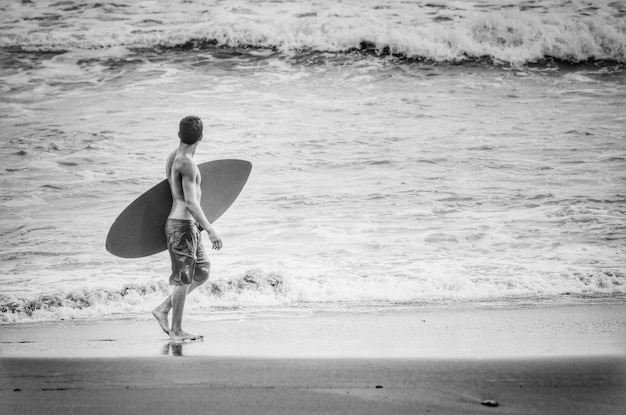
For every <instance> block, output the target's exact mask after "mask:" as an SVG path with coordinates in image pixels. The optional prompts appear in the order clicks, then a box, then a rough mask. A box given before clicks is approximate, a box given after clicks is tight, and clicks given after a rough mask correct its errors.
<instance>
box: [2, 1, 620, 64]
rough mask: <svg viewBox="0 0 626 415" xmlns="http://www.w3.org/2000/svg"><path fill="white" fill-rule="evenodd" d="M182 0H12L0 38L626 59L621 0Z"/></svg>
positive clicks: (60, 44)
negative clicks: (436, 0)
mask: <svg viewBox="0 0 626 415" xmlns="http://www.w3.org/2000/svg"><path fill="white" fill-rule="evenodd" d="M190 3H191V2H182V3H181V4H179V5H169V6H168V5H165V4H161V5H159V6H153V7H159V8H156V9H150V18H149V19H147V18H146V10H144V9H143V8H142V6H141V5H137V4H134V3H132V2H131V3H128V4H123V3H121V2H120V3H91V4H90V3H88V2H87V3H84V4H83V5H82V7H79V6H81V5H80V4H79V5H78V6H76V5H73V6H72V7H70V5H69V2H59V3H56V4H51V5H49V6H48V7H47V8H43V7H42V8H40V9H36V10H32V8H30V9H29V8H28V6H23V5H13V9H11V8H9V10H7V13H8V17H5V18H4V20H5V21H4V24H3V29H2V30H0V46H2V47H5V48H19V49H22V50H31V51H63V50H68V49H97V50H102V49H108V48H114V47H124V48H128V49H137V48H163V47H165V48H179V47H183V48H189V47H192V48H193V47H199V46H200V47H201V46H206V45H214V46H222V47H231V48H268V49H273V50H277V51H280V52H282V53H291V52H297V51H312V52H348V51H355V50H357V51H368V52H374V53H379V54H385V55H386V54H392V55H396V56H400V57H405V58H411V59H424V60H430V61H436V62H463V61H468V60H476V59H485V58H487V59H490V60H492V61H494V62H499V63H512V64H524V63H533V62H538V61H543V60H546V59H557V60H562V61H568V62H587V61H609V62H618V63H622V64H623V63H626V19H624V15H626V10H624V9H626V6H621V5H620V4H619V2H600V4H599V5H598V6H596V7H595V8H589V7H588V5H587V7H586V6H585V3H580V4H578V3H577V2H574V3H573V4H572V6H571V7H570V8H563V6H561V5H557V4H555V5H552V4H551V3H550V2H547V1H544V2H539V3H540V4H539V5H538V6H537V7H536V8H530V7H527V8H525V7H522V6H519V7H513V6H507V5H498V4H497V2H494V3H496V4H493V5H491V7H487V6H489V5H482V7H481V5H479V4H472V3H471V2H469V3H468V5H467V6H466V7H465V8H461V7H460V6H459V5H455V6H454V7H453V6H443V5H436V4H431V3H428V2H426V3H425V4H421V3H419V2H418V3H416V4H413V5H409V4H404V2H368V1H363V2H348V3H347V4H343V3H342V4H340V5H338V4H336V3H335V2H330V1H327V2H324V1H322V2H316V3H315V4H312V3H309V2H295V3H282V2H263V1H262V2H255V3H254V4H246V3H243V4H240V3H238V2H232V3H229V4H227V5H224V4H221V3H219V2H218V3H215V4H214V3H213V2H212V1H204V2H202V1H201V2H193V4H190ZM540 6H541V7H540ZM11 14H13V16H12V17H13V18H14V19H11V18H10V17H11ZM16 18H21V20H19V21H18V20H15V19H16Z"/></svg>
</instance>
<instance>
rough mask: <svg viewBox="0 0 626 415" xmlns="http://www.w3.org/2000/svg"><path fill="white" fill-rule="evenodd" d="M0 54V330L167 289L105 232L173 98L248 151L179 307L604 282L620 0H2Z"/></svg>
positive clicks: (209, 138)
mask: <svg viewBox="0 0 626 415" xmlns="http://www.w3.org/2000/svg"><path fill="white" fill-rule="evenodd" d="M0 65H1V71H2V72H1V76H0V123H1V127H2V128H0V157H1V158H2V163H1V166H0V190H1V194H0V321H2V322H5V323H15V322H26V321H33V320H59V319H72V318H93V317H97V318H98V317H112V318H116V317H124V318H126V317H130V318H133V316H145V315H146V314H147V313H148V312H149V311H150V310H151V309H152V307H154V306H155V305H156V304H158V303H159V302H160V301H162V300H163V298H164V297H165V296H166V295H167V293H168V292H169V286H168V285H167V278H168V276H169V257H168V256H167V254H166V253H162V254H158V255H154V256H151V257H147V258H140V259H133V260H129V259H121V258H117V257H114V256H112V255H111V254H109V253H108V252H106V250H105V248H104V241H105V238H106V234H107V232H108V229H109V227H110V226H111V224H112V223H113V221H114V220H115V218H116V217H117V215H118V214H119V213H120V212H121V211H122V210H123V209H124V208H125V207H126V206H127V205H128V204H129V203H130V202H131V201H132V200H134V199H135V198H136V197H138V196H139V195H140V194H141V193H143V192H144V191H145V190H147V189H149V188H150V187H152V186H153V185H154V184H156V183H157V182H159V181H161V180H162V179H163V178H164V163H165V158H166V157H167V155H168V154H169V152H171V151H172V150H173V149H174V148H176V146H177V137H176V133H177V124H178V121H179V120H180V118H182V117H183V116H185V115H188V114H196V115H199V116H200V117H202V118H203V120H204V124H205V139H204V141H203V142H202V144H201V145H200V147H199V149H198V151H197V154H196V159H197V160H198V162H204V161H209V160H214V159H222V158H240V159H246V160H250V161H251V162H252V163H253V171H252V175H251V177H250V179H249V181H248V183H247V185H246V187H245V189H244V191H243V192H242V194H241V195H240V196H239V199H238V200H237V201H236V202H235V203H234V205H233V206H232V207H231V208H230V210H229V211H228V212H227V213H226V214H225V215H224V216H223V217H222V218H221V219H220V220H219V221H218V222H217V223H216V225H215V226H216V229H217V230H218V231H219V233H220V234H221V236H222V238H223V240H224V248H223V249H222V250H221V251H220V252H218V253H214V254H212V255H211V261H212V275H211V281H210V283H207V284H206V285H205V286H203V287H202V288H201V289H199V290H198V291H197V292H195V293H194V294H192V295H191V296H190V298H189V306H188V307H187V309H186V312H187V313H188V314H189V315H191V316H195V317H196V318H205V317H206V318H209V316H214V315H215V314H216V313H222V312H228V313H241V314H242V315H244V314H246V313H256V314H258V315H262V314H263V312H265V311H267V312H270V311H271V312H286V313H288V312H290V310H300V311H301V310H307V311H312V312H315V311H324V310H329V309H364V308H365V309H368V308H372V307H381V308H384V309H389V310H393V309H394V308H397V307H407V306H413V305H417V306H429V305H434V304H436V305H437V306H441V305H443V306H446V304H457V303H459V302H461V303H464V304H469V305H470V306H471V305H472V304H485V303H488V304H489V303H497V304H507V303H516V302H517V303H519V302H531V303H532V302H533V301H538V300H541V301H556V302H562V301H577V300H580V299H584V300H585V301H607V299H609V300H615V299H617V300H618V301H622V300H623V298H624V297H625V296H626V259H625V258H626V255H625V252H624V251H625V241H626V72H625V65H626V2H625V1H602V0H601V1H594V2H588V1H578V0H574V1H556V0H545V1H542V0H537V1H522V2H511V1H505V0H474V1H460V0H459V1H426V0H425V1H420V0H417V1H406V2H404V1H391V0H379V1H374V0H346V1H335V0H319V1H287V0H284V1H272V0H259V1H248V2H246V1H219V0H203V1H194V2H189V1H184V0H178V1H142V2H135V1H130V0H116V1H115V2H110V1H91V0H83V1H36V2H30V1H22V2H18V1H15V2H3V3H2V4H0ZM620 299H622V300H620Z"/></svg>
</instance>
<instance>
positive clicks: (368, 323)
mask: <svg viewBox="0 0 626 415" xmlns="http://www.w3.org/2000/svg"><path fill="white" fill-rule="evenodd" d="M624 308H625V305H624V304H623V303H618V304H593V305H576V306H560V307H523V308H519V307H518V308H474V309H469V308H468V309H443V308H437V309H420V310H411V311H399V312H393V313H375V312H368V313H328V314H326V313H317V314H312V315H308V316H302V315H300V316H295V317H285V316H278V317H277V316H275V317H270V316H268V317H265V318H245V317H243V316H240V317H239V318H235V317H231V318H227V319H222V320H215V321H198V320H194V321H190V322H189V323H188V325H187V327H188V328H189V330H192V329H193V330H195V331H200V332H202V333H204V334H205V336H206V338H205V340H204V341H203V342H191V343H187V344H173V343H170V342H169V341H168V340H167V339H166V337H165V335H163V334H162V333H159V332H158V326H157V324H156V322H154V321H152V320H149V319H141V320H99V321H63V322H54V323H31V324H15V325H4V326H1V327H0V333H1V334H2V344H1V346H2V347H1V350H2V356H0V365H1V367H2V372H1V373H2V376H1V378H0V385H1V387H0V395H2V398H1V399H0V402H2V403H0V411H1V412H2V413H6V414H14V413H15V414H17V413H20V414H28V413H41V410H42V408H46V410H47V413H64V414H71V413H90V414H98V413H131V412H132V413H137V412H139V413H154V414H160V413H172V412H180V411H190V412H192V413H197V412H203V413H236V414H253V413H277V414H278V413H284V414H305V413H307V414H308V413H358V414H376V413H398V414H409V413H434V414H436V413H441V414H446V413H496V412H497V413H506V414H513V413H524V414H535V413H536V414H553V413H563V414H566V413H567V414H588V413H593V412H597V413H603V414H617V413H620V411H621V410H622V409H623V405H624V404H625V403H626V400H625V398H624V397H623V393H622V392H623V389H624V386H625V385H626V354H625V353H624V351H625V350H626V347H625V345H626V340H625V339H626V336H625V333H626V329H625V322H624V318H623V315H624V313H623V312H624ZM496 403H497V405H498V406H497V407H493V406H488V405H489V404H491V405H495V404H496Z"/></svg>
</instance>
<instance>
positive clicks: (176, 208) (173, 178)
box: [166, 151, 202, 220]
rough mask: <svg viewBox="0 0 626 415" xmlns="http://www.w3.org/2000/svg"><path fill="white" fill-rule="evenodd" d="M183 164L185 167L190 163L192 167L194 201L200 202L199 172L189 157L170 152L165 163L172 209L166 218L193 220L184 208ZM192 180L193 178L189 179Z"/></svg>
mask: <svg viewBox="0 0 626 415" xmlns="http://www.w3.org/2000/svg"><path fill="white" fill-rule="evenodd" d="M183 163H185V164H187V165H189V163H191V164H192V165H193V171H194V172H195V183H194V185H195V186H196V201H197V202H198V203H200V200H201V196H202V195H201V190H200V180H201V178H200V171H199V170H198V167H197V166H196V164H195V162H194V161H193V160H192V159H191V158H190V157H188V156H186V155H183V154H180V153H179V152H178V151H174V152H172V154H170V155H169V157H168V158H167V163H166V174H167V180H168V181H169V183H170V189H171V191H172V200H173V203H172V209H171V210H170V214H169V216H168V218H171V219H187V220H194V218H193V216H192V215H191V213H190V212H189V210H188V209H187V207H186V206H185V193H184V191H183V176H184V174H185V171H184V169H183V168H182V166H183ZM187 174H189V173H187ZM192 178H193V177H189V179H192Z"/></svg>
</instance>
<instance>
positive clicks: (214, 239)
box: [207, 231, 222, 251]
mask: <svg viewBox="0 0 626 415" xmlns="http://www.w3.org/2000/svg"><path fill="white" fill-rule="evenodd" d="M207 233H208V234H209V240H210V241H211V245H212V246H213V249H215V250H217V251H219V250H220V249H222V238H220V236H219V235H218V234H217V233H216V232H215V231H213V232H207Z"/></svg>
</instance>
